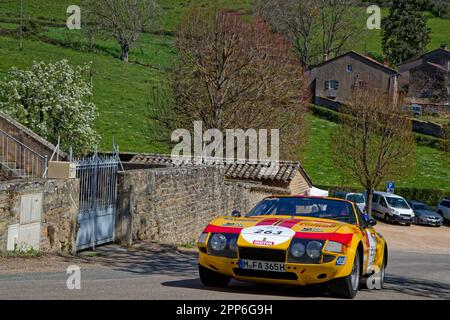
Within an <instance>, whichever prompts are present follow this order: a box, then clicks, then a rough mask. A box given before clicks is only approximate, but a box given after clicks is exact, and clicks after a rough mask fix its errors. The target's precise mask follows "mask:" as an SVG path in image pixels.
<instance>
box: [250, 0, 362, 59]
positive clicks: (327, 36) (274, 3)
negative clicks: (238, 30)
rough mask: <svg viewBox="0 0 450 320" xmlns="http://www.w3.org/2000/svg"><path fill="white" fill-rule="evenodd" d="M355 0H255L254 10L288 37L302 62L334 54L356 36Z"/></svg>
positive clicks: (355, 38)
mask: <svg viewBox="0 0 450 320" xmlns="http://www.w3.org/2000/svg"><path fill="white" fill-rule="evenodd" d="M353 4H354V0H255V1H254V8H255V12H256V13H257V14H258V15H260V16H261V17H263V18H264V20H265V21H267V22H268V23H269V24H270V25H271V27H272V28H273V29H274V30H276V31H278V32H281V33H282V34H283V35H284V36H285V37H286V38H287V39H289V40H290V41H291V42H292V44H293V46H294V49H295V52H296V54H297V56H298V59H299V61H300V63H301V64H302V65H303V66H308V65H311V64H316V63H318V62H320V61H322V59H323V57H324V55H327V56H328V57H332V56H337V55H339V54H341V53H342V52H343V51H344V50H346V49H348V47H349V45H350V41H352V42H353V43H354V42H355V41H356V40H357V39H358V34H359V33H360V31H358V30H361V28H356V26H355V19H354V17H353V12H352V10H353Z"/></svg>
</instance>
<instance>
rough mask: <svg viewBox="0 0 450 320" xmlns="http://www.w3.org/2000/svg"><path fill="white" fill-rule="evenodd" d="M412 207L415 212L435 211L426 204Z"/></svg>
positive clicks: (416, 204)
mask: <svg viewBox="0 0 450 320" xmlns="http://www.w3.org/2000/svg"><path fill="white" fill-rule="evenodd" d="M412 207H413V209H414V210H429V211H433V209H431V207H430V206H428V205H426V204H425V203H417V202H415V203H413V204H412Z"/></svg>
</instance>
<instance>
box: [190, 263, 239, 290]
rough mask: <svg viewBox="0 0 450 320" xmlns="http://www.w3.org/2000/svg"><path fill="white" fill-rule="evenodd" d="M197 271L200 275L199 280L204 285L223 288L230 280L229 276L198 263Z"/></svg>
mask: <svg viewBox="0 0 450 320" xmlns="http://www.w3.org/2000/svg"><path fill="white" fill-rule="evenodd" d="M198 273H199V275H200V281H201V282H202V284H203V285H204V286H205V287H219V288H224V287H226V286H228V284H229V283H230V280H231V278H230V277H227V276H224V275H223V274H220V273H218V272H214V271H212V270H210V269H208V268H205V267H204V266H202V265H200V264H199V265H198Z"/></svg>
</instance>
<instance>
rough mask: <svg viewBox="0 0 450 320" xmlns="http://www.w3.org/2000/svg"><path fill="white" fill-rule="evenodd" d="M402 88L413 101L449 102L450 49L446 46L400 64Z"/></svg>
mask: <svg viewBox="0 0 450 320" xmlns="http://www.w3.org/2000/svg"><path fill="white" fill-rule="evenodd" d="M398 70H399V73H400V80H399V83H400V88H401V89H402V90H403V91H404V92H405V93H406V96H407V97H408V99H409V100H411V101H415V102H417V101H420V102H422V103H427V102H430V103H441V104H448V102H449V101H450V51H449V50H448V49H447V47H446V46H443V47H441V48H439V49H436V50H433V51H430V52H428V53H425V54H423V55H422V56H420V57H418V58H415V59H412V60H408V61H406V62H404V63H402V64H400V65H398Z"/></svg>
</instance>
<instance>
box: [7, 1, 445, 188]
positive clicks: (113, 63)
mask: <svg viewBox="0 0 450 320" xmlns="http://www.w3.org/2000/svg"><path fill="white" fill-rule="evenodd" d="M193 2H194V0H182V1H180V0H161V1H159V3H160V4H161V7H162V8H163V10H164V16H163V17H162V19H161V23H160V25H159V27H158V31H163V32H162V33H163V34H165V35H155V34H143V35H142V36H141V38H140V40H139V43H138V44H137V46H136V47H135V48H133V49H132V51H131V53H130V60H131V61H132V63H128V64H126V63H123V62H121V61H119V60H118V58H117V57H118V55H119V48H118V46H117V44H116V43H115V42H114V41H113V40H111V39H107V38H96V40H95V47H94V50H95V53H89V52H87V40H86V36H85V35H84V31H83V30H80V31H70V30H67V29H66V28H65V27H64V24H65V20H66V16H67V15H66V9H67V7H68V6H69V5H71V4H73V1H72V0H58V1H52V0H25V1H24V3H25V14H24V17H25V20H26V22H25V24H26V25H27V23H29V22H27V21H29V20H33V21H36V22H37V25H38V26H40V27H39V28H38V29H37V30H35V34H34V36H33V37H29V38H27V39H26V40H25V42H24V50H23V51H19V50H18V40H17V38H15V37H13V36H0V57H1V58H0V78H3V76H4V75H5V73H6V72H7V71H8V70H9V69H10V68H11V67H12V66H16V67H19V68H26V67H29V66H30V65H31V64H32V62H33V61H46V62H49V61H56V60H60V59H63V58H65V59H68V60H69V62H70V63H72V64H74V65H76V64H83V63H87V62H90V61H92V62H93V80H94V102H95V104H96V105H97V107H98V111H99V118H98V120H97V121H96V129H97V130H98V132H99V133H100V135H101V137H102V140H101V141H100V144H99V148H100V149H101V150H110V149H111V141H112V136H115V138H116V141H117V142H118V144H119V145H120V148H121V151H135V152H167V151H168V147H167V146H160V145H155V144H152V143H150V142H149V141H148V139H147V138H146V137H145V135H144V131H145V129H146V128H148V126H149V124H148V123H147V121H146V119H145V117H144V114H145V112H146V108H147V107H146V105H147V103H148V98H149V89H150V88H151V87H152V86H155V85H159V83H161V82H164V81H167V70H169V69H170V68H171V67H172V66H173V62H174V60H175V59H176V51H175V49H174V48H173V45H172V44H173V39H174V38H173V36H172V34H173V32H174V31H175V30H176V26H177V24H178V21H179V19H180V16H181V15H182V13H183V11H184V10H186V8H188V7H189V6H190V5H191V4H192V3H193ZM198 2H200V4H201V5H205V4H206V3H208V2H210V1H208V0H202V1H198ZM19 3H20V2H19V1H18V0H0V28H2V29H6V30H14V32H16V31H17V28H18V18H19ZM223 3H224V6H225V7H227V8H231V9H235V10H240V11H243V12H246V13H248V12H249V8H250V3H251V1H250V0H225V1H223ZM385 14H387V11H386V10H383V15H385ZM355 19H356V20H357V21H358V23H361V28H362V31H364V28H365V23H366V14H365V9H364V8H355ZM429 26H430V27H431V28H432V30H433V34H432V43H431V44H430V45H429V49H434V48H436V47H438V46H439V45H440V44H441V43H443V42H447V43H450V28H449V20H444V19H437V18H431V19H430V20H429ZM362 34H364V36H363V37H362V39H361V41H358V42H355V43H354V49H355V50H357V51H360V52H363V51H368V52H374V53H377V54H380V53H381V44H380V39H381V38H380V34H379V31H367V30H366V31H364V32H362ZM45 39H47V40H46V41H48V40H51V41H53V42H56V43H58V44H59V45H53V44H49V43H46V42H45V41H44V40H45ZM308 120H309V121H310V123H311V134H310V140H309V143H308V145H307V147H306V150H305V153H304V154H303V157H302V161H303V163H304V165H305V167H306V169H307V171H308V173H310V175H311V176H312V178H313V181H314V182H315V183H316V184H317V185H336V184H349V185H355V184H356V182H355V181H351V180H349V181H346V180H345V179H343V177H342V175H341V173H340V172H339V170H336V169H335V168H333V166H332V163H331V155H330V146H329V144H330V135H331V134H332V133H333V128H334V126H336V124H333V123H330V122H327V121H324V120H321V119H319V118H315V117H312V116H310V117H308ZM449 159H450V158H449V157H448V156H446V155H445V154H443V153H440V152H439V151H437V150H435V149H430V148H426V147H417V149H416V164H415V170H414V172H413V173H412V174H411V175H410V176H409V177H408V178H407V179H404V181H399V182H398V183H401V184H402V186H416V187H420V188H443V189H446V190H450V176H449V175H450V163H449Z"/></svg>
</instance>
